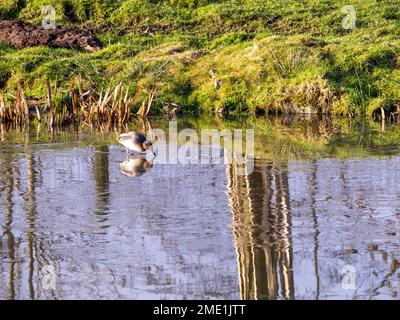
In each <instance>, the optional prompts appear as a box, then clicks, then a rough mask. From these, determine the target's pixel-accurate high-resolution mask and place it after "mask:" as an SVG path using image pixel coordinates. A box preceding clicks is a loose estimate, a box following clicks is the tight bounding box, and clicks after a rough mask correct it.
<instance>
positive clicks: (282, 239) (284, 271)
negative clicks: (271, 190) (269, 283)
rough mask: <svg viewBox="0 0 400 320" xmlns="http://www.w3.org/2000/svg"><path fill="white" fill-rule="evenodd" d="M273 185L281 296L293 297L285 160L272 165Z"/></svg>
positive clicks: (288, 200) (287, 182) (288, 199)
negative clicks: (275, 203) (275, 197)
mask: <svg viewBox="0 0 400 320" xmlns="http://www.w3.org/2000/svg"><path fill="white" fill-rule="evenodd" d="M273 172H274V180H275V187H276V192H277V199H276V201H277V205H276V208H275V210H276V213H275V217H276V218H277V222H278V224H277V226H278V230H276V229H275V231H276V232H278V239H277V241H278V245H279V250H278V265H279V271H280V272H279V275H280V278H281V282H280V285H281V290H282V297H283V298H285V299H293V298H294V280H293V259H292V257H293V252H292V243H291V240H292V239H291V216H290V198H289V179H288V166H287V162H284V163H281V164H274V165H273Z"/></svg>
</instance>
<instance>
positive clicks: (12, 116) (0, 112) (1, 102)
mask: <svg viewBox="0 0 400 320" xmlns="http://www.w3.org/2000/svg"><path fill="white" fill-rule="evenodd" d="M13 98H14V100H15V103H14V105H13V106H12V107H11V106H9V105H7V104H6V103H5V99H4V96H3V95H0V122H13V123H15V124H22V123H29V106H28V102H27V100H26V98H25V94H24V91H23V90H22V88H21V87H20V86H18V88H17V91H16V94H15V97H13Z"/></svg>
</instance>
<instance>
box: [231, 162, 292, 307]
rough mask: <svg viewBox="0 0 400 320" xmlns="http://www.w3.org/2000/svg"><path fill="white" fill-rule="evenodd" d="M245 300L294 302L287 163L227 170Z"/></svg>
mask: <svg viewBox="0 0 400 320" xmlns="http://www.w3.org/2000/svg"><path fill="white" fill-rule="evenodd" d="M227 177H228V195H229V202H230V207H231V210H232V216H233V234H234V239H235V248H236V252H237V255H238V256H237V259H238V269H239V279H240V295H241V298H242V299H245V300H249V299H257V300H258V299H277V298H278V297H282V298H284V299H293V298H294V279H293V266H292V265H293V252H292V244H291V237H292V235H291V213H290V199H289V182H288V172H287V164H284V163H282V164H271V165H259V163H256V166H255V168H254V172H253V173H252V174H251V175H249V176H239V175H237V173H236V168H235V165H230V166H228V167H227Z"/></svg>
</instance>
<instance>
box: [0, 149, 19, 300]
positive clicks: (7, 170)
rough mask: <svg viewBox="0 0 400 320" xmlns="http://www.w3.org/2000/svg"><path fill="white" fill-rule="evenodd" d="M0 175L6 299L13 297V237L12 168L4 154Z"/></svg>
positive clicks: (14, 261) (8, 158)
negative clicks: (6, 256)
mask: <svg viewBox="0 0 400 320" xmlns="http://www.w3.org/2000/svg"><path fill="white" fill-rule="evenodd" d="M1 160H2V161H1V162H2V163H1V168H2V172H1V174H2V176H3V177H5V179H4V184H5V188H4V204H5V216H6V219H5V220H6V222H5V225H4V235H6V236H7V249H8V250H7V255H8V263H9V270H8V280H7V296H8V299H15V285H14V280H15V264H16V260H15V238H14V234H13V233H12V223H13V208H14V202H13V191H14V174H13V170H12V164H11V160H12V159H10V157H8V156H7V154H6V156H5V159H1Z"/></svg>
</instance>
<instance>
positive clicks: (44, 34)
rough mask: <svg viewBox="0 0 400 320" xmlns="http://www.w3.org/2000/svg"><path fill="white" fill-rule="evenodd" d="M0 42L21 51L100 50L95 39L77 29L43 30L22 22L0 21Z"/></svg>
mask: <svg viewBox="0 0 400 320" xmlns="http://www.w3.org/2000/svg"><path fill="white" fill-rule="evenodd" d="M0 42H3V43H6V44H8V45H11V46H13V47H14V48H16V49H23V48H27V47H35V46H48V47H51V48H74V49H78V50H82V51H86V52H94V51H96V50H98V49H100V48H101V43H100V41H99V40H98V39H97V37H96V36H95V35H94V34H93V33H91V32H89V31H87V30H82V29H80V28H79V27H62V26H57V27H56V28H55V29H43V28H42V26H36V25H32V24H30V23H26V22H23V21H1V22H0Z"/></svg>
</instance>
